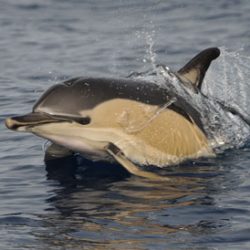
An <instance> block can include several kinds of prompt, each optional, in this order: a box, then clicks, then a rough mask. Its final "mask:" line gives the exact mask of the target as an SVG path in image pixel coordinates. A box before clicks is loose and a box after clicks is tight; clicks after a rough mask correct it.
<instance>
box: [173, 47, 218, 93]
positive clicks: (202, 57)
mask: <svg viewBox="0 0 250 250" xmlns="http://www.w3.org/2000/svg"><path fill="white" fill-rule="evenodd" d="M219 55H220V50H219V49H218V48H208V49H205V50H203V51H201V52H200V53H199V54H198V55H196V56H195V57H194V58H193V59H191V60H190V61H189V62H188V63H187V64H186V65H185V66H184V67H182V68H181V69H180V70H179V71H178V72H177V76H178V77H179V78H180V79H181V80H182V81H183V82H184V83H189V84H191V87H193V88H194V90H196V92H197V89H200V88H201V84H202V81H203V79H204V76H205V74H206V71H207V69H208V68H209V66H210V63H211V62H212V61H213V60H214V59H216V58H217V57H218V56H219Z"/></svg>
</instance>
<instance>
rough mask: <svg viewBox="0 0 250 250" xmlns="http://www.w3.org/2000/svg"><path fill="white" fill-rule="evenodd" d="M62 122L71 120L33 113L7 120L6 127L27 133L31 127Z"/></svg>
mask: <svg viewBox="0 0 250 250" xmlns="http://www.w3.org/2000/svg"><path fill="white" fill-rule="evenodd" d="M62 121H64V122H65V121H70V120H69V119H66V118H65V117H60V116H59V117H58V116H51V115H48V114H45V113H39V112H32V113H29V114H26V115H22V116H15V117H10V118H7V119H6V120H5V125H6V127H7V128H9V129H11V130H17V131H26V130H27V129H28V128H30V127H34V126H38V125H42V124H46V123H54V122H62Z"/></svg>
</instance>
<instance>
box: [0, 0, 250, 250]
mask: <svg viewBox="0 0 250 250" xmlns="http://www.w3.org/2000/svg"><path fill="white" fill-rule="evenodd" d="M0 6H1V7H0V28H1V33H0V37H1V39H0V105H1V109H0V122H1V123H0V144H1V150H0V200H1V202H0V249H5V250H7V249H140V250H141V249H249V248H250V216H249V215H250V198H249V197H250V181H249V179H250V178H249V177H250V170H249V165H250V147H249V145H248V144H249V143H248V142H246V141H245V140H244V146H243V147H242V144H241V143H240V142H239V144H240V146H241V147H240V148H238V147H237V145H234V149H231V150H227V151H225V152H223V154H221V155H219V156H218V157H217V158H215V159H203V160H199V161H197V162H193V163H189V164H188V165H181V166H176V167H169V168H168V169H167V170H166V171H167V174H168V175H170V176H171V181H169V182H167V183H157V182H153V181H149V180H144V179H141V178H138V177H135V176H128V175H127V174H126V173H123V172H122V170H121V169H119V168H118V166H103V165H101V166H93V169H94V170H93V171H91V169H92V168H90V170H89V171H85V168H82V170H81V168H79V169H76V165H77V164H78V163H77V161H78V160H77V159H75V158H74V159H73V158H69V159H67V160H65V161H63V162H57V164H54V165H53V164H52V166H48V165H47V166H45V164H44V162H43V155H44V152H43V149H42V148H43V145H44V140H42V139H40V138H37V137H35V136H32V135H29V134H22V133H20V134H19V133H14V132H11V131H8V130H7V129H6V128H5V126H4V119H5V118H6V117H8V116H12V115H18V114H22V113H26V112H29V111H30V110H31V108H32V105H33V104H34V102H35V101H36V99H37V98H38V97H39V96H40V95H41V93H42V92H43V91H44V90H46V89H47V88H48V87H49V86H51V85H52V84H54V83H56V82H58V81H61V80H64V79H68V78H70V77H74V76H115V77H120V76H126V75H128V74H129V73H131V72H133V71H138V72H140V71H145V70H147V69H150V68H152V65H153V64H154V63H164V64H166V65H167V66H169V67H170V68H171V69H173V70H178V69H179V68H180V67H181V66H183V64H184V63H186V62H187V61H188V60H189V59H190V58H192V57H193V56H194V55H195V54H196V53H198V52H199V51H200V50H202V49H204V48H207V47H213V46H219V47H220V48H221V49H222V52H223V53H222V55H221V57H220V58H219V59H218V60H217V61H216V62H214V63H213V65H212V67H211V68H210V69H209V72H208V74H207V78H206V80H205V83H204V86H203V91H204V93H206V94H207V95H209V96H213V97H216V98H218V99H220V100H223V101H225V102H226V103H228V104H230V105H234V106H235V107H236V108H238V109H240V111H241V112H242V113H244V114H245V115H246V116H249V113H248V112H249V110H248V107H249V104H250V103H249V102H250V100H249V98H248V94H249V93H250V87H249V76H250V66H249V65H250V44H249V38H250V26H249V24H250V2H249V1H248V0H217V1H215V0H211V1H198V0H191V1H180V0H169V1H160V0H159V1H150V0H138V1H131V0H128V1H122V0H118V1H111V0H105V1H96V0H92V1H80V0H71V1H66V0H65V1H64V0H43V1H38V0H8V1H7V0H0ZM233 126H235V124H234V123H233V122H232V127H233ZM229 132H230V131H225V133H229ZM238 133H239V134H240V133H241V131H240V130H239V131H238ZM228 135H230V134H228ZM233 136H235V135H233ZM233 136H232V137H233ZM244 136H246V135H245V134H244ZM239 138H241V137H240V136H239ZM242 140H243V139H242ZM81 165H83V166H85V167H86V166H87V165H91V163H89V162H83V163H81ZM103 169H105V170H103Z"/></svg>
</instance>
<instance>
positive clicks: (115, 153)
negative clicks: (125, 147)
mask: <svg viewBox="0 0 250 250" xmlns="http://www.w3.org/2000/svg"><path fill="white" fill-rule="evenodd" d="M106 150H107V152H108V153H109V154H110V155H111V156H112V157H113V158H114V159H115V160H116V161H117V162H118V163H120V164H121V165H122V166H123V167H124V168H125V169H126V170H127V171H128V172H129V173H131V174H134V175H137V176H140V177H144V178H148V179H151V180H164V181H166V180H169V179H168V178H167V177H163V176H160V175H157V174H155V173H152V172H149V171H144V170H142V169H141V168H140V167H138V166H136V165H135V164H134V163H133V162H131V161H130V160H129V159H127V157H126V156H125V155H124V154H123V152H122V151H121V150H120V149H119V148H118V147H116V146H115V145H114V144H112V143H109V144H108V146H107V147H106Z"/></svg>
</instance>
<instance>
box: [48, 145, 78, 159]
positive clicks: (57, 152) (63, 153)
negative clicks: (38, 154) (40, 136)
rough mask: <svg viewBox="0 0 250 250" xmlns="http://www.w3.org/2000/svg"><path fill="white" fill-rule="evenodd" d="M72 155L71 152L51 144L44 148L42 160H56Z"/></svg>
mask: <svg viewBox="0 0 250 250" xmlns="http://www.w3.org/2000/svg"><path fill="white" fill-rule="evenodd" d="M73 154H74V152H73V151H71V150H69V149H67V148H65V147H63V146H60V145H57V144H55V143H52V144H51V145H49V146H48V147H47V148H46V151H45V156H44V160H45V161H49V160H54V159H58V158H63V157H67V156H70V155H73Z"/></svg>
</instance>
